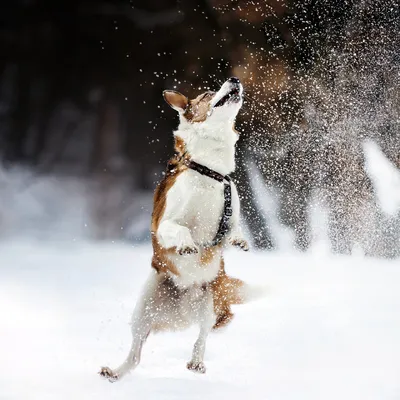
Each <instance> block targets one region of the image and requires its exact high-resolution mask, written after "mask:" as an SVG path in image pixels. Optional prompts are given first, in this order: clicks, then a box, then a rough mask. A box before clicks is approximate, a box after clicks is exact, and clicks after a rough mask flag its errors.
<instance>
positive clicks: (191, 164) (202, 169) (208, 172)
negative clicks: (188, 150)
mask: <svg viewBox="0 0 400 400" xmlns="http://www.w3.org/2000/svg"><path fill="white" fill-rule="evenodd" d="M185 165H186V166H187V167H188V168H190V169H193V170H194V171H196V172H198V173H199V174H201V175H205V176H208V177H209V178H212V179H214V180H216V181H218V182H224V181H226V182H230V181H231V178H230V176H229V175H222V174H220V173H219V172H217V171H214V170H213V169H210V168H208V167H206V166H205V165H201V164H199V163H197V162H196V161H193V160H185Z"/></svg>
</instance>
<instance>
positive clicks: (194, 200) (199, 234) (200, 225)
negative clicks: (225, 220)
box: [180, 171, 225, 244]
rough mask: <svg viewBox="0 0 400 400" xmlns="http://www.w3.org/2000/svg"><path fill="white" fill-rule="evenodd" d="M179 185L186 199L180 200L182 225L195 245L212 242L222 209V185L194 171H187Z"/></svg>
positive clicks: (223, 200) (223, 199)
mask: <svg viewBox="0 0 400 400" xmlns="http://www.w3.org/2000/svg"><path fill="white" fill-rule="evenodd" d="M180 184H181V185H182V189H183V193H182V194H183V196H185V197H186V199H184V200H183V201H182V200H181V204H182V203H185V207H186V213H185V215H186V217H185V221H182V223H183V224H184V225H185V226H187V227H188V228H189V229H190V231H191V233H192V237H193V240H194V241H195V242H196V243H198V244H202V243H207V242H210V241H212V240H213V239H214V237H215V235H216V233H217V231H218V226H219V222H220V219H221V216H222V212H223V208H224V202H225V198H224V184H223V183H221V182H218V181H216V180H214V179H212V178H209V177H207V176H203V175H200V174H199V173H197V172H195V171H187V173H186V174H185V176H183V177H182V182H181V183H180Z"/></svg>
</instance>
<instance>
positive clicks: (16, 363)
mask: <svg viewBox="0 0 400 400" xmlns="http://www.w3.org/2000/svg"><path fill="white" fill-rule="evenodd" d="M150 255H151V250H150V248H149V247H147V246H144V247H136V248H133V247H131V246H128V245H122V244H118V245H117V244H102V245H100V244H97V245H96V244H73V245H62V246H61V245H50V244H47V245H39V244H37V243H36V244H35V243H32V242H31V243H21V242H18V243H4V242H3V243H2V244H0V318H1V319H0V321H1V323H0V338H1V340H0V360H1V364H2V373H1V374H0V399H1V400H11V399H18V400H27V399H29V400H34V399H40V400H46V399H51V400H54V399H57V400H62V399H85V400H90V399H96V400H101V399H128V398H133V399H157V400H158V399H185V400H187V399H219V400H220V399H232V400H234V399H241V400H243V399H260V400H261V399H271V400H277V399H285V400H286V399H293V400H301V399H305V400H313V399H316V400H322V399H323V400H327V399H334V400H338V399H341V400H344V399H351V400H356V399H362V400H367V399H376V400H386V399H399V398H400V379H399V376H400V291H399V287H400V266H399V261H382V260H380V261H377V260H372V259H364V258H362V257H353V258H350V257H348V258H346V257H334V256H330V255H327V254H324V253H323V252H321V251H319V252H318V251H314V252H311V253H309V254H308V255H301V254H294V253H292V254H279V253H275V254H263V253H253V254H246V253H239V252H236V251H232V252H229V253H228V254H227V257H226V258H227V269H228V272H229V273H230V274H231V275H235V276H238V277H241V278H243V279H245V280H247V281H248V282H253V283H258V284H267V285H268V286H269V288H270V293H269V294H268V296H267V297H266V298H265V299H263V300H259V301H256V302H253V303H249V304H247V305H243V306H238V307H237V308H236V318H235V320H234V322H233V323H232V324H231V325H230V326H229V327H228V328H227V329H226V330H225V331H223V332H219V333H214V334H213V335H212V336H211V337H210V339H209V341H208V349H207V353H206V365H207V368H208V371H207V374H206V375H205V376H199V375H195V374H193V373H192V372H189V371H187V370H186V369H185V364H186V361H188V360H189V357H190V353H191V348H192V345H193V342H194V340H195V338H196V335H197V330H196V329H195V328H193V329H190V330H188V331H185V332H178V333H172V334H160V335H157V336H153V337H150V339H149V341H148V343H147V345H146V346H145V349H144V354H143V358H142V364H141V365H140V366H139V367H138V368H137V370H136V371H135V372H133V373H132V374H131V375H129V376H127V377H126V378H125V379H124V380H122V381H121V382H117V383H114V384H111V383H109V382H107V381H105V380H102V379H101V378H100V377H99V376H98V375H97V374H96V373H97V371H98V369H99V367H100V366H101V365H110V366H115V365H117V364H118V363H119V362H121V361H122V360H123V359H124V357H125V355H126V353H127V350H128V347H129V342H130V330H129V325H128V323H129V319H130V314H131V311H132V309H133V306H134V303H135V299H136V297H137V294H138V291H139V289H140V287H141V284H142V283H143V281H144V280H145V278H146V276H147V273H148V268H149V260H150Z"/></svg>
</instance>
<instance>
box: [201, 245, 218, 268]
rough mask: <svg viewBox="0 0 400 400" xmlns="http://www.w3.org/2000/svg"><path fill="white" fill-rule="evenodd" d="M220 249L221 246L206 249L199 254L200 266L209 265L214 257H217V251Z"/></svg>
mask: <svg viewBox="0 0 400 400" xmlns="http://www.w3.org/2000/svg"><path fill="white" fill-rule="evenodd" d="M220 247H221V245H217V246H213V247H206V248H205V249H204V250H203V251H202V254H201V259H200V262H201V264H202V265H207V264H210V263H211V261H212V260H213V259H214V257H215V256H216V255H217V250H218V249H219V248H220Z"/></svg>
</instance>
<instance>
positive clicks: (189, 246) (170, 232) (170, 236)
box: [157, 219, 199, 254]
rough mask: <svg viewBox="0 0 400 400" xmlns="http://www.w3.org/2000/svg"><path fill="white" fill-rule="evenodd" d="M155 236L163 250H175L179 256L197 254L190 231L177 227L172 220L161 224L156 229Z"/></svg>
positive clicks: (180, 226) (183, 227) (197, 250)
mask: <svg viewBox="0 0 400 400" xmlns="http://www.w3.org/2000/svg"><path fill="white" fill-rule="evenodd" d="M157 236H158V238H159V240H160V244H161V245H162V246H163V247H164V248H166V249H170V248H175V249H176V252H177V253H179V254H194V253H198V252H199V249H198V248H197V246H196V245H195V243H194V241H193V238H192V235H191V234H190V230H189V229H188V228H187V227H186V226H182V225H179V224H178V223H177V222H175V221H173V220H172V219H167V220H164V221H162V222H161V224H160V226H159V227H158V231H157Z"/></svg>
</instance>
